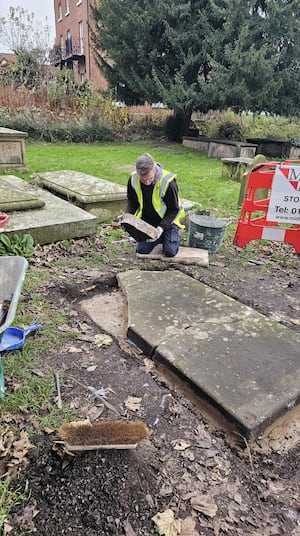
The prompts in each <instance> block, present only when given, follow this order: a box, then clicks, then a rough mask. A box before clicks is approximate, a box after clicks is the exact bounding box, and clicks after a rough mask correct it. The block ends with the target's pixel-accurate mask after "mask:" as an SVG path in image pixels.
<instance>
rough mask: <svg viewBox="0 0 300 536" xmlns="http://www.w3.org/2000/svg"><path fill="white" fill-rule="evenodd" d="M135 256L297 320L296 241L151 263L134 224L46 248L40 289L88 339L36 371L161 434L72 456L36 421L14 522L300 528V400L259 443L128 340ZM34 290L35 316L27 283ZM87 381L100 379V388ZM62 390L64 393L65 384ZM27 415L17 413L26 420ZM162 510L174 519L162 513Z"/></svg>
mask: <svg viewBox="0 0 300 536" xmlns="http://www.w3.org/2000/svg"><path fill="white" fill-rule="evenodd" d="M108 231H109V229H108V230H107V232H108ZM91 248H92V249H93V253H91ZM93 255H94V257H95V255H96V258H97V259H98V260H97V263H95V262H94V264H93V265H92V264H91V262H90V260H91V258H92V256H93ZM85 259H86V263H85V262H83V261H84V260H85ZM57 261H60V264H58V262H57ZM84 264H85V266H84ZM82 266H83V267H82ZM89 266H90V267H89ZM137 267H138V268H140V269H141V270H142V269H156V270H157V269H159V270H166V269H168V270H173V269H176V270H178V269H179V270H182V271H183V272H185V273H186V274H188V275H190V276H191V277H194V278H195V279H197V280H199V281H202V282H203V283H205V284H207V285H210V286H211V287H213V288H216V289H218V290H220V291H222V292H224V293H226V294H228V295H230V296H232V297H234V298H235V299H237V300H239V301H241V302H243V303H245V304H247V305H250V306H251V307H253V308H255V309H257V310H258V311H260V312H261V313H263V314H265V315H267V316H269V317H272V318H273V319H275V320H277V321H278V322H281V323H283V324H285V325H286V326H288V327H289V328H290V329H293V330H297V331H298V330H299V319H300V284H299V257H297V255H296V254H295V252H294V250H293V248H291V247H290V246H287V245H285V244H268V245H261V244H257V245H255V246H253V247H252V248H251V250H249V248H248V249H247V248H246V250H238V249H237V248H235V247H234V246H233V245H232V244H231V242H230V241H226V240H225V241H224V243H223V245H222V247H221V248H220V251H219V252H218V253H216V254H214V255H211V256H210V266H209V268H208V269H207V268H202V267H195V266H184V265H175V264H174V263H173V264H172V263H170V264H169V265H167V266H166V264H165V263H164V264H163V263H161V264H160V263H158V262H152V263H150V262H149V263H148V262H147V263H145V261H144V260H139V259H137V258H136V256H135V253H134V245H133V244H132V243H130V242H128V241H127V239H126V236H124V237H121V239H120V238H119V239H118V241H116V242H115V243H113V244H110V245H107V242H106V240H105V236H101V237H100V238H97V239H96V240H95V242H92V243H91V241H90V240H89V239H81V240H74V241H72V242H71V244H68V245H66V244H62V243H60V244H56V245H51V246H44V247H40V248H39V249H38V250H37V252H36V256H35V259H34V264H33V266H32V270H36V271H37V272H39V273H43V272H45V271H46V272H47V273H48V274H50V275H51V277H50V279H48V280H47V282H46V283H43V284H42V285H41V289H40V291H41V292H43V295H44V301H45V304H48V306H49V323H50V324H51V318H52V317H54V315H55V314H56V313H58V312H59V311H61V312H63V314H64V316H65V318H66V321H65V322H64V324H63V325H61V326H60V328H59V329H60V331H62V332H63V331H65V332H68V330H72V331H76V332H77V337H76V339H75V340H74V341H73V342H72V343H70V341H68V342H66V343H65V344H63V345H62V346H61V347H60V348H59V350H57V348H55V349H54V348H53V349H50V350H49V351H48V352H47V355H46V356H45V355H42V354H41V355H40V356H39V359H38V361H37V363H36V366H35V373H36V372H37V370H43V371H44V370H45V369H46V370H50V371H52V372H53V373H55V372H59V377H60V384H61V396H62V403H63V407H64V408H70V409H71V410H72V412H73V414H74V415H75V416H76V418H77V419H86V418H89V419H90V420H91V421H93V420H106V419H122V420H124V419H125V420H129V421H134V420H142V421H144V422H145V423H146V424H147V426H148V427H149V430H150V436H149V439H147V440H143V441H142V442H141V443H140V444H139V445H138V447H137V448H136V449H133V450H97V451H90V452H80V453H76V454H75V455H73V456H72V455H70V454H68V453H66V452H64V450H63V447H62V445H60V444H58V443H56V439H57V434H56V431H55V430H51V429H47V430H46V429H44V430H43V429H41V428H40V427H39V426H38V425H37V426H36V433H35V434H34V435H33V436H32V437H31V438H30V441H31V443H32V444H33V446H34V448H32V449H30V450H29V452H28V456H27V458H28V463H27V465H26V466H25V468H24V469H23V470H22V471H20V472H19V474H18V477H17V478H16V480H15V486H16V487H17V488H21V489H22V487H24V485H25V483H26V482H27V483H28V489H29V490H30V497H29V500H28V501H26V502H24V503H23V504H20V505H19V506H18V507H17V508H16V509H15V511H14V513H13V515H12V518H11V520H10V534H11V535H16V536H20V535H22V534H38V535H39V536H58V535H69V534H70V535H73V536H82V535H85V536H106V535H107V536H108V535H117V536H135V535H145V536H150V535H158V534H165V535H167V536H177V535H181V536H197V535H200V534H201V535H206V536H211V535H213V536H221V535H223V534H226V535H230V536H271V535H272V536H274V535H285V536H288V535H289V536H296V535H299V534H300V512H299V504H300V500H299V499H300V494H299V491H300V490H299V482H300V470H299V465H298V459H299V437H300V428H299V411H298V409H297V408H294V409H293V410H291V412H290V413H289V414H288V418H287V417H285V418H283V419H282V420H281V421H280V422H278V423H277V424H276V426H275V425H274V426H273V427H272V428H270V430H268V431H267V432H266V433H265V435H264V436H263V437H260V438H258V439H257V440H256V441H255V442H248V441H247V440H246V439H244V438H243V437H241V436H240V435H239V434H238V433H234V432H232V431H231V432H229V430H228V428H227V426H226V423H224V422H221V421H220V419H219V416H217V415H216V414H213V413H210V412H209V411H208V409H207V408H205V407H204V406H203V405H202V404H201V402H200V401H198V400H195V399H194V398H193V397H192V396H190V393H189V391H188V389H186V386H184V385H182V384H180V383H179V382H177V381H176V379H174V377H173V378H171V377H170V376H168V375H166V374H165V373H164V371H162V370H157V369H156V368H155V366H154V365H153V363H152V362H151V361H150V360H149V358H148V356H145V355H143V354H142V353H140V351H139V350H138V349H137V348H135V347H133V346H132V345H130V344H129V342H128V341H127V340H126V304H125V303H124V299H123V297H122V295H121V293H120V291H119V289H118V288H117V282H116V274H117V273H118V272H120V271H122V270H128V269H132V268H137ZM23 299H24V301H25V303H27V306H28V310H29V311H31V310H32V313H33V314H34V312H35V309H34V305H33V304H32V302H31V299H32V296H31V293H30V291H28V290H27V291H26V289H25V291H24V296H23ZM7 383H8V389H9V385H10V384H9V378H8V379H7ZM88 387H93V388H94V389H96V390H101V391H100V393H101V394H100V398H99V397H98V398H97V397H95V396H93V393H92V392H91V390H90V389H88ZM51 401H52V402H55V403H56V402H57V393H56V390H55V391H54V393H53V395H52V398H51ZM40 411H41V412H43V411H44V412H47V408H41V410H40ZM26 418H27V417H26V415H22V419H20V422H22V423H23V424H22V426H23V427H25V428H26ZM159 513H160V514H159ZM158 514H159V517H160V518H162V519H165V525H164V528H162V526H161V525H160V524H159V521H158V518H157V517H156V518H155V519H154V520H153V517H154V516H157V515H158ZM161 514H163V515H161ZM155 520H156V521H155Z"/></svg>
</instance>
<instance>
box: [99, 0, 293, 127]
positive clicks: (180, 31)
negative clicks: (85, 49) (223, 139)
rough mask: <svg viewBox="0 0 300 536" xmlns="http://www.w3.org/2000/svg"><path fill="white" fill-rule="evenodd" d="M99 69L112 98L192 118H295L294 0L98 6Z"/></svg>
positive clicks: (113, 0) (171, 0)
mask: <svg viewBox="0 0 300 536" xmlns="http://www.w3.org/2000/svg"><path fill="white" fill-rule="evenodd" d="M93 16H94V20H95V30H94V32H92V39H93V42H94V45H95V54H96V56H95V57H96V61H97V63H98V65H99V67H100V69H101V70H102V71H103V73H104V75H105V77H106V79H107V80H108V82H109V85H110V87H111V88H113V89H114V90H115V93H116V95H115V96H116V98H117V99H122V100H124V101H125V102H126V103H127V104H132V103H141V102H144V101H148V102H150V103H153V102H158V101H162V102H164V103H165V104H166V105H167V106H169V107H170V108H172V109H174V110H175V112H176V115H177V117H178V118H179V119H180V121H181V124H182V129H181V133H182V134H187V131H188V127H189V123H190V117H191V114H192V112H193V111H195V110H199V111H202V112H206V111H207V110H209V109H222V108H226V107H229V106H230V107H233V108H234V109H236V110H238V111H239V110H251V111H253V112H256V111H263V110H264V111H266V112H272V113H279V114H280V113H281V114H286V113H292V114H295V113H299V112H300V101H299V99H300V92H299V82H300V48H299V47H300V43H299V25H300V23H299V21H300V2H299V0H156V1H155V2H153V0H121V1H120V0H101V1H99V4H98V5H96V6H95V8H94V9H93Z"/></svg>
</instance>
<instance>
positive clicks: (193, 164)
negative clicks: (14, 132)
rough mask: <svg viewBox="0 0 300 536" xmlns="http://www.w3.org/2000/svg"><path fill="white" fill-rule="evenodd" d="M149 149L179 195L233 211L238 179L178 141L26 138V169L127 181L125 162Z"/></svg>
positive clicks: (231, 213)
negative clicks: (43, 140) (173, 181)
mask: <svg viewBox="0 0 300 536" xmlns="http://www.w3.org/2000/svg"><path fill="white" fill-rule="evenodd" d="M144 152H150V153H151V154H152V155H153V157H154V158H155V159H156V160H157V161H158V162H160V163H161V164H162V165H163V166H164V167H165V168H166V169H169V170H170V171H173V172H175V173H177V181H178V185H179V189H180V196H181V197H183V198H185V199H190V200H192V201H197V202H199V203H200V204H201V207H202V208H203V209H205V210H210V211H211V214H215V215H220V216H222V217H230V216H237V215H238V214H239V210H238V209H237V200H238V195H239V184H238V183H236V182H234V181H230V180H228V179H223V178H222V176H221V175H222V162H221V161H220V160H217V159H215V158H208V156H207V155H206V154H205V153H202V152H199V151H196V150H193V149H189V148H187V147H183V146H182V145H181V144H168V145H161V144H159V142H158V144H157V145H155V144H154V143H151V144H149V143H148V144H129V143H123V144H118V143H105V144H101V145H100V144H82V143H80V144H77V143H76V144H75V143H34V142H27V143H26V161H27V168H28V173H23V174H19V176H21V177H23V178H25V179H26V180H30V175H31V174H32V173H37V172H42V171H56V170H63V169H73V170H76V171H81V172H83V173H87V174H88V175H93V176H95V177H99V178H102V179H106V180H109V181H112V182H116V183H118V184H123V185H126V184H127V180H128V177H129V174H130V172H129V169H130V168H129V166H133V165H134V163H135V160H136V158H137V157H138V156H139V155H140V154H142V153H144Z"/></svg>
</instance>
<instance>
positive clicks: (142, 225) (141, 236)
mask: <svg viewBox="0 0 300 536" xmlns="http://www.w3.org/2000/svg"><path fill="white" fill-rule="evenodd" d="M121 226H122V227H123V228H124V229H125V231H127V233H129V234H130V235H131V236H132V237H133V238H134V239H135V240H136V241H137V242H144V241H145V240H148V239H152V240H153V239H155V238H156V236H157V230H156V227H153V225H150V224H149V223H147V222H145V221H144V220H142V219H141V218H136V217H135V216H134V215H133V214H129V213H125V214H124V215H123V216H122V220H121Z"/></svg>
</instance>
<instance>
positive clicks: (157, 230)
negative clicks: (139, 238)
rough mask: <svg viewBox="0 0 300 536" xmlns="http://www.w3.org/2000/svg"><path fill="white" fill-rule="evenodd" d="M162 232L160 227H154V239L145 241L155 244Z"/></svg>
mask: <svg viewBox="0 0 300 536" xmlns="http://www.w3.org/2000/svg"><path fill="white" fill-rule="evenodd" d="M163 232H164V230H163V228H162V227H159V226H158V227H156V238H148V240H146V242H156V240H158V239H159V238H160V237H161V235H162V234H163Z"/></svg>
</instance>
